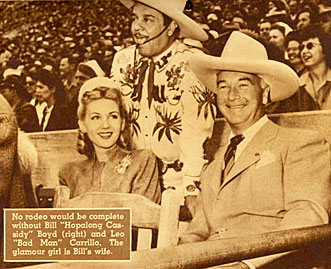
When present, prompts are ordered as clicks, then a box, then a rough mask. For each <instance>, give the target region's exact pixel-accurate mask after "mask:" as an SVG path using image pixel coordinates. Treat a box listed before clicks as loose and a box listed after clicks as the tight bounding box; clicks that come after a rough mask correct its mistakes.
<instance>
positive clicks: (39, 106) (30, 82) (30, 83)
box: [26, 73, 47, 122]
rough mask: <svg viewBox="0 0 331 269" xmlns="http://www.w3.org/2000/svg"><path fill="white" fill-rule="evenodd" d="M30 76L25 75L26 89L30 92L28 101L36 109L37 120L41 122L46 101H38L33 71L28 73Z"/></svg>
mask: <svg viewBox="0 0 331 269" xmlns="http://www.w3.org/2000/svg"><path fill="white" fill-rule="evenodd" d="M29 75H30V76H27V77H26V89H27V92H28V93H29V94H30V96H31V98H30V100H29V103H30V104H31V105H33V106H34V107H35V109H36V112H37V116H38V122H41V119H42V117H43V111H44V109H45V107H46V106H47V104H46V102H39V101H38V100H37V98H36V89H37V82H36V81H35V79H34V77H35V76H34V73H31V74H29Z"/></svg>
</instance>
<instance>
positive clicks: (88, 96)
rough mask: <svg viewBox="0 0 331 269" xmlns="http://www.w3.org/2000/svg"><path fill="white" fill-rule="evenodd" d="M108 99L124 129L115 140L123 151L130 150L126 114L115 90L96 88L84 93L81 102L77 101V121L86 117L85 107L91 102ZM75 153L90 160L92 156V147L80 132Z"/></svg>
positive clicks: (85, 136)
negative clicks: (112, 103) (112, 102)
mask: <svg viewBox="0 0 331 269" xmlns="http://www.w3.org/2000/svg"><path fill="white" fill-rule="evenodd" d="M99 99H109V100H112V101H114V102H115V103H116V104H117V105H118V108H119V112H120V117H121V119H122V120H123V121H124V129H123V130H122V131H121V134H120V136H119V138H118V140H117V144H118V145H119V146H120V147H122V148H125V149H130V148H131V137H130V132H129V128H128V127H129V126H128V124H127V123H128V121H127V112H126V109H125V107H124V104H123V100H122V96H121V93H120V91H119V90H118V89H116V88H109V87H97V88H95V89H93V90H91V91H86V92H85V93H84V94H83V96H82V97H81V100H79V106H78V109H77V116H78V119H79V120H81V121H82V120H84V119H85V117H86V110H87V105H88V104H89V103H90V102H91V101H93V100H99ZM77 151H78V152H79V153H80V154H83V155H86V156H87V157H89V158H91V157H92V156H93V155H94V146H93V143H92V141H91V140H90V139H89V137H88V135H87V134H86V133H83V132H82V131H81V130H79V132H78V140H77Z"/></svg>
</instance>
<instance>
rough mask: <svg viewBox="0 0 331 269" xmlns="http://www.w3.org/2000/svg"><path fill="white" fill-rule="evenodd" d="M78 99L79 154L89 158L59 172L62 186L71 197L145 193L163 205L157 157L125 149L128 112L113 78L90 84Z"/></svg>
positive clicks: (71, 164)
mask: <svg viewBox="0 0 331 269" xmlns="http://www.w3.org/2000/svg"><path fill="white" fill-rule="evenodd" d="M78 99H79V107H78V112H77V114H78V119H79V121H78V123H79V129H80V132H81V133H82V134H83V135H82V137H83V139H82V140H81V141H82V143H78V151H79V152H80V153H81V154H84V155H86V156H87V157H88V158H87V160H84V161H78V162H71V163H68V164H65V165H64V166H63V167H62V169H60V172H59V178H60V184H62V185H66V186H68V187H69V188H70V190H71V198H72V197H75V196H78V195H81V194H83V193H86V192H89V191H100V192H103V191H104V192H122V193H135V194H141V195H144V196H146V197H147V198H149V199H150V200H152V201H154V202H156V203H159V202H160V199H161V191H160V185H159V181H158V169H157V163H156V158H155V156H154V154H153V153H152V152H151V151H149V150H135V151H128V150H125V149H124V144H125V143H124V139H123V136H124V134H125V133H126V122H125V117H126V112H125V110H124V107H123V104H122V98H121V94H120V92H119V91H118V90H117V89H115V88H113V87H112V84H111V82H110V79H108V78H105V77H96V78H92V79H90V80H88V81H86V82H85V83H84V84H83V86H82V87H81V89H80V92H79V97H78Z"/></svg>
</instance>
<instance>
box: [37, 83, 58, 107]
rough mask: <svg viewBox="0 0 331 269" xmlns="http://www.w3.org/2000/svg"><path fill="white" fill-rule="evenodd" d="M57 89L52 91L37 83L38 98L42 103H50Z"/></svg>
mask: <svg viewBox="0 0 331 269" xmlns="http://www.w3.org/2000/svg"><path fill="white" fill-rule="evenodd" d="M54 93H55V87H54V88H53V89H50V88H49V87H48V86H47V85H45V84H43V83H42V82H40V81H37V87H36V98H37V100H38V101H40V102H46V103H49V102H50V101H51V100H52V99H53V98H54Z"/></svg>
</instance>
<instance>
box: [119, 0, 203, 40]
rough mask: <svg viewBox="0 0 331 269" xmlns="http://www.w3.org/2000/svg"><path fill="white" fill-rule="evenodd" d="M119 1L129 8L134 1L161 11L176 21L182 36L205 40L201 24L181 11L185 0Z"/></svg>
mask: <svg viewBox="0 0 331 269" xmlns="http://www.w3.org/2000/svg"><path fill="white" fill-rule="evenodd" d="M120 1H121V3H122V4H123V5H124V6H126V7H127V8H129V9H131V8H132V6H133V5H134V4H135V3H136V2H139V3H142V4H144V5H147V6H149V7H151V8H154V9H156V10H158V11H160V12H161V13H163V14H165V15H167V16H168V17H170V18H171V19H173V20H174V21H176V22H177V23H178V25H179V28H180V34H181V36H182V37H187V38H192V39H196V40H199V41H206V40H207V39H208V35H207V34H206V33H205V31H204V30H203V29H202V28H201V26H200V25H199V24H198V23H196V22H195V21H194V20H192V19H191V18H190V17H188V16H186V15H185V14H184V13H183V11H184V8H185V4H186V0H120Z"/></svg>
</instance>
